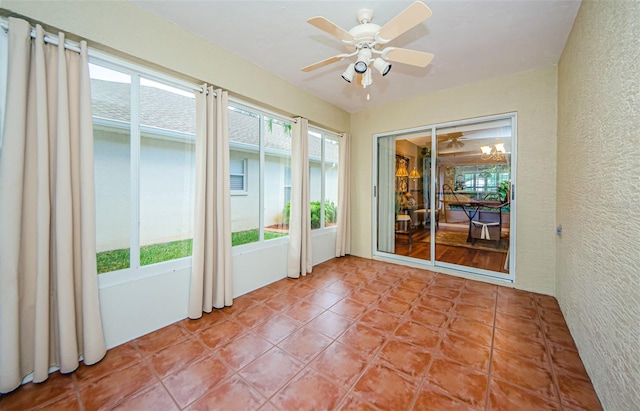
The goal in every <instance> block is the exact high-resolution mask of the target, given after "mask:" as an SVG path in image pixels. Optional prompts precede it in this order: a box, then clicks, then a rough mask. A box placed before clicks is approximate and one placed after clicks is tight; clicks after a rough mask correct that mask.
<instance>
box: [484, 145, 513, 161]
mask: <svg viewBox="0 0 640 411" xmlns="http://www.w3.org/2000/svg"><path fill="white" fill-rule="evenodd" d="M480 150H481V151H482V155H481V156H480V158H481V159H482V160H494V161H503V160H504V159H505V158H506V154H507V151H506V150H505V148H504V144H503V143H497V144H495V145H494V146H482V147H480Z"/></svg>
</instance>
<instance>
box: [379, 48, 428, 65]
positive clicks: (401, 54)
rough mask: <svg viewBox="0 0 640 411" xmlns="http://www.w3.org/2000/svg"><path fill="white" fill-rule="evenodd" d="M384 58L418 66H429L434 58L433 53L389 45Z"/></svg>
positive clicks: (384, 52)
mask: <svg viewBox="0 0 640 411" xmlns="http://www.w3.org/2000/svg"><path fill="white" fill-rule="evenodd" d="M382 58H385V59H387V60H389V61H394V62H396V63H402V64H409V65H411V66H417V67H427V66H428V65H429V63H431V60H433V54H431V53H424V52H422V51H416V50H409V49H399V48H396V47H387V48H386V49H385V50H384V51H383V53H382Z"/></svg>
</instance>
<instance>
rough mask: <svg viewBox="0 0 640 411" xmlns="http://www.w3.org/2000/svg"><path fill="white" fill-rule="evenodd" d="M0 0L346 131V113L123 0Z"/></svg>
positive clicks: (99, 42) (99, 43)
mask: <svg viewBox="0 0 640 411" xmlns="http://www.w3.org/2000/svg"><path fill="white" fill-rule="evenodd" d="M0 1H1V2H0V7H2V8H3V9H5V11H4V13H3V14H7V11H9V12H12V13H17V14H19V15H23V16H26V17H28V18H30V19H32V20H33V21H36V22H41V23H43V24H45V25H49V26H52V27H54V28H56V29H59V30H63V31H65V32H67V33H68V34H70V35H71V37H73V35H75V36H79V37H81V38H83V39H86V40H88V42H89V46H90V47H91V46H93V47H97V48H101V49H105V50H107V51H111V52H113V51H115V52H118V53H119V54H122V53H124V54H125V55H127V56H135V58H136V59H140V60H143V61H144V62H146V63H147V64H148V63H152V64H153V65H157V66H158V68H161V69H162V68H164V70H165V71H166V69H168V70H171V71H174V72H176V73H181V74H182V75H186V76H189V77H191V78H192V79H196V80H197V81H207V82H209V83H210V84H213V85H215V86H217V87H222V88H224V89H226V90H229V92H230V93H231V94H232V95H235V96H240V97H244V98H245V99H247V100H249V101H253V102H258V103H260V104H262V105H266V106H267V107H271V108H274V109H275V110H277V111H279V112H281V113H283V114H287V115H293V116H302V117H306V118H308V119H309V121H310V122H311V123H312V124H318V125H320V126H323V127H325V128H330V129H333V130H336V131H338V132H341V131H349V130H348V127H349V114H348V113H347V112H345V111H343V110H341V109H339V108H337V107H335V106H333V105H331V104H329V103H327V102H326V101H324V100H321V99H319V98H317V97H314V96H312V95H311V94H309V93H307V92H305V91H303V90H301V89H299V88H297V87H295V86H293V85H292V84H290V83H287V82H286V81H284V80H282V79H281V78H279V77H276V76H274V75H273V74H270V73H267V72H266V71H264V70H262V69H260V68H259V67H257V66H255V65H253V64H251V63H249V62H248V61H246V60H243V59H240V58H239V57H237V56H235V55H233V54H231V53H229V52H227V51H225V50H223V49H221V48H218V47H216V46H213V45H211V44H209V43H207V42H205V41H204V40H203V39H201V38H199V37H196V36H194V35H193V34H190V33H188V32H186V31H184V30H182V29H180V28H178V27H177V26H175V25H173V24H171V23H168V22H166V21H163V20H161V19H159V18H157V17H156V16H154V15H152V14H151V13H149V12H147V11H145V10H142V9H140V8H138V7H136V6H134V5H132V4H131V3H129V2H128V1H122V0H116V1H113V0H112V1H92V0H85V1H42V0H30V1H24V0H0ZM127 56H125V57H127ZM248 79H251V81H247V80H248Z"/></svg>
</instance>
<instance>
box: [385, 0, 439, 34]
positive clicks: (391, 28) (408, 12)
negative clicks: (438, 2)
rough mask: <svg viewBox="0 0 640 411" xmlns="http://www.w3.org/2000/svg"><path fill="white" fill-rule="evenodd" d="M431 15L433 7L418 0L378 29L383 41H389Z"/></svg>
mask: <svg viewBox="0 0 640 411" xmlns="http://www.w3.org/2000/svg"><path fill="white" fill-rule="evenodd" d="M429 17H431V9H430V8H429V7H427V6H426V5H425V4H424V3H422V2H419V1H416V2H414V3H412V4H411V5H410V6H409V7H407V8H406V9H404V10H403V11H401V12H400V14H398V15H397V16H395V17H394V18H392V19H391V20H390V21H389V22H388V23H387V24H385V25H384V26H382V28H381V29H380V31H378V36H379V38H380V40H382V41H381V42H382V43H387V42H389V41H391V40H393V39H395V38H396V37H398V36H399V35H401V34H403V33H404V32H406V31H409V30H411V29H412V28H414V27H415V26H417V25H418V24H420V23H422V22H423V21H425V20H426V19H428V18H429Z"/></svg>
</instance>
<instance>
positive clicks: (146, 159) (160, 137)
mask: <svg viewBox="0 0 640 411" xmlns="http://www.w3.org/2000/svg"><path fill="white" fill-rule="evenodd" d="M195 111H196V104H195V97H194V95H193V93H190V92H185V91H182V90H177V89H175V88H173V87H169V86H166V85H164V84H160V83H157V82H154V81H151V80H147V79H141V81H140V122H141V127H140V265H149V264H155V263H159V262H162V261H169V260H174V259H177V258H182V257H188V256H190V255H191V247H192V240H193V211H194V199H195V191H194V184H195V135H194V132H195Z"/></svg>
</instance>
